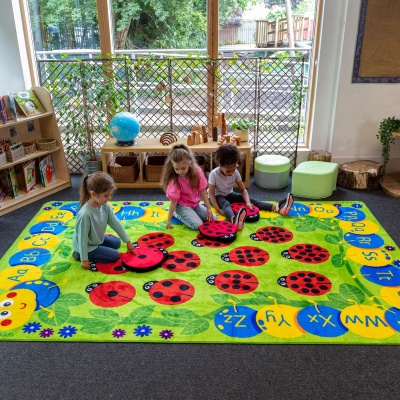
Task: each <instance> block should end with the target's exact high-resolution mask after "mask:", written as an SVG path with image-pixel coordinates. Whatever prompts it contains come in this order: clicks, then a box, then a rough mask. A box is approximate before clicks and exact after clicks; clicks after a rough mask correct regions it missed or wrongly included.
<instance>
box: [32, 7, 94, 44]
mask: <svg viewBox="0 0 400 400" xmlns="http://www.w3.org/2000/svg"><path fill="white" fill-rule="evenodd" d="M28 4H29V13H30V20H31V27H32V34H33V39H34V45H35V50H36V52H41V51H54V50H77V49H100V38H99V27H98V18H97V5H96V0H61V1H59V0H29V2H28Z"/></svg>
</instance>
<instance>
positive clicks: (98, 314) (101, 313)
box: [89, 309, 119, 321]
mask: <svg viewBox="0 0 400 400" xmlns="http://www.w3.org/2000/svg"><path fill="white" fill-rule="evenodd" d="M89 313H90V315H92V316H93V317H95V318H98V319H101V320H110V319H111V320H114V321H116V320H119V314H118V313H116V312H115V311H112V310H107V309H101V310H89Z"/></svg>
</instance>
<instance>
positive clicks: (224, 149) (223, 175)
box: [208, 144, 293, 230]
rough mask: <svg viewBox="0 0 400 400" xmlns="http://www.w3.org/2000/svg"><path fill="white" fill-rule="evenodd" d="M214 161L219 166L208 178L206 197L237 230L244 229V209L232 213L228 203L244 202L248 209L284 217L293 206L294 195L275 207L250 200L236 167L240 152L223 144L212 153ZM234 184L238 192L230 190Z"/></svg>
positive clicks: (232, 146) (231, 145)
mask: <svg viewBox="0 0 400 400" xmlns="http://www.w3.org/2000/svg"><path fill="white" fill-rule="evenodd" d="M215 160H216V161H217V162H218V163H219V167H217V168H215V169H213V170H212V171H211V172H210V175H209V177H208V184H209V197H210V201H211V204H212V205H213V206H214V208H215V209H216V210H217V212H218V213H219V214H222V215H225V217H226V218H227V219H228V220H229V221H231V222H233V223H234V224H236V225H237V227H238V230H242V229H243V225H244V219H245V218H246V209H245V208H242V209H240V210H239V211H238V213H237V214H235V213H234V212H233V210H232V207H231V203H245V204H246V207H248V208H249V209H250V210H252V209H253V208H254V206H257V207H258V208H259V209H260V210H264V211H275V212H278V213H280V214H281V215H283V216H287V215H288V214H289V212H290V208H291V206H292V204H293V196H292V194H291V193H288V194H287V196H286V198H285V199H284V200H281V201H280V202H279V203H278V204H270V203H266V202H264V201H259V200H255V199H251V198H250V197H249V194H248V193H247V190H246V188H245V186H244V185H243V182H242V178H241V176H240V173H239V171H238V170H237V169H236V166H237V164H238V162H239V160H240V152H239V150H238V148H237V147H236V146H235V145H233V144H223V145H222V146H220V147H219V148H218V149H217V151H216V153H215ZM235 183H236V184H237V186H238V188H239V190H240V193H237V192H234V191H233V186H234V184H235Z"/></svg>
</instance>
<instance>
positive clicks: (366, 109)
mask: <svg viewBox="0 0 400 400" xmlns="http://www.w3.org/2000/svg"><path fill="white" fill-rule="evenodd" d="M360 7H361V0H326V2H325V9H324V17H323V31H322V37H321V54H320V60H319V66H318V83H317V91H316V97H315V117H314V121H313V128H312V140H311V148H314V149H324V150H329V151H330V152H331V153H332V159H333V161H336V162H338V163H343V162H346V161H354V160H360V159H368V160H374V161H381V144H380V142H379V140H378V139H377V138H376V135H377V133H378V129H379V124H380V122H381V121H382V120H383V119H384V118H386V117H393V116H395V117H396V118H400V107H399V105H400V83H392V84H389V83H351V78H352V73H353V60H354V54H355V46H356V40H357V31H358V21H359V13H360ZM397 171H400V141H398V143H397V144H396V145H392V148H391V160H390V162H389V164H388V165H387V172H397Z"/></svg>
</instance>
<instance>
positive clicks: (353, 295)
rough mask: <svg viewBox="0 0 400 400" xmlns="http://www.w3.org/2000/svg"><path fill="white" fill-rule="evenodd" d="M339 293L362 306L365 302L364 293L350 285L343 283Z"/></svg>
mask: <svg viewBox="0 0 400 400" xmlns="http://www.w3.org/2000/svg"><path fill="white" fill-rule="evenodd" d="M339 293H340V294H341V295H342V296H343V297H344V298H345V299H346V300H347V299H353V300H355V301H356V302H357V303H358V304H362V303H363V302H364V300H365V295H364V293H363V292H362V291H361V290H360V289H359V288H358V287H356V286H353V285H349V284H348V283H342V284H341V285H340V286H339Z"/></svg>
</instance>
